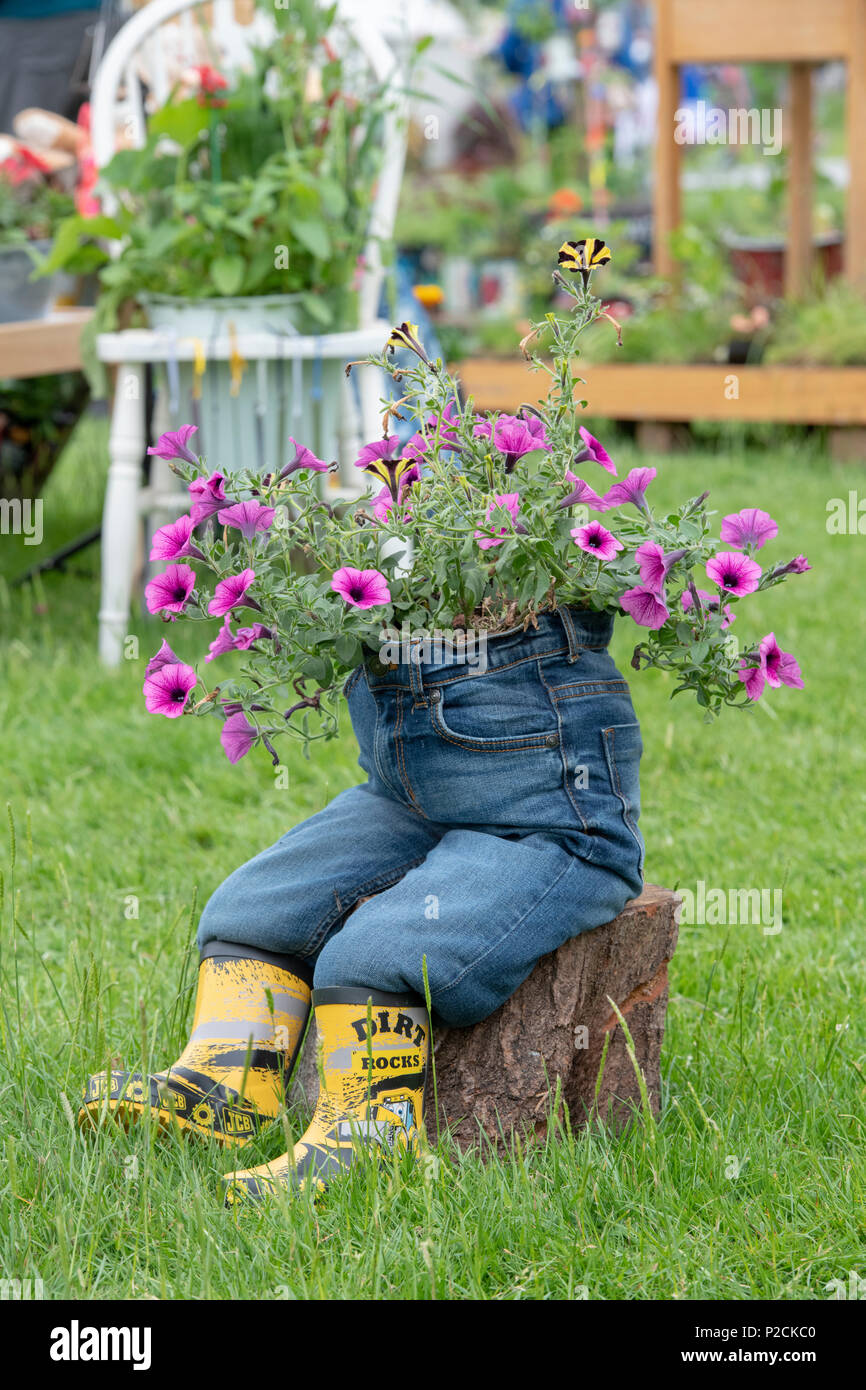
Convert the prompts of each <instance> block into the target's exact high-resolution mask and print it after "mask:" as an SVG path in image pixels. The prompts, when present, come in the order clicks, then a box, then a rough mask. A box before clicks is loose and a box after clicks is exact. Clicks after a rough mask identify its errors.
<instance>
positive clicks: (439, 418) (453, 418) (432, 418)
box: [424, 401, 460, 444]
mask: <svg viewBox="0 0 866 1390" xmlns="http://www.w3.org/2000/svg"><path fill="white" fill-rule="evenodd" d="M459 424H460V416H459V415H458V414H457V406H456V404H455V402H454V401H449V402H448V404H447V405H446V407H445V409H444V410H443V411H442V414H441V415H437V414H436V413H435V411H434V412H433V414H431V415H428V416H427V419H426V420H425V422H424V429H425V431H426V432H427V434H428V435H430V436H432V437H433V438H435V437H436V429H437V427H438V430H439V443H440V444H456V443H457V427H458V426H459ZM431 442H432V439H431Z"/></svg>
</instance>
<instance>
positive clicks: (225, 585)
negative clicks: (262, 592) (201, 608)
mask: <svg viewBox="0 0 866 1390" xmlns="http://www.w3.org/2000/svg"><path fill="white" fill-rule="evenodd" d="M255 577H256V576H255V571H254V570H241V572H240V574H230V575H229V577H228V578H227V579H221V580H220V582H219V583H218V584H217V586H216V588H215V589H214V595H213V598H212V599H211V601H210V603H209V604H208V606H207V611H208V613H210V615H211V617H212V618H221V617H222V616H223V614H224V613H228V612H230V611H231V609H232V608H237V607H239V606H240V607H244V608H258V606H259V605H258V604H257V603H256V601H255V599H248V598H246V597H245V595H246V592H247V589H248V588H249V587H250V585H251V584H252V583H253V581H254V579H255Z"/></svg>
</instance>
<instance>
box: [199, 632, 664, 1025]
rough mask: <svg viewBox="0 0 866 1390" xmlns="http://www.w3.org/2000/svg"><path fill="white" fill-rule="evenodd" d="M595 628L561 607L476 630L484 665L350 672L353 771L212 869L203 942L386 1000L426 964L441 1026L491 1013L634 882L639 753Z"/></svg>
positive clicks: (617, 906)
mask: <svg viewBox="0 0 866 1390" xmlns="http://www.w3.org/2000/svg"><path fill="white" fill-rule="evenodd" d="M612 626H613V620H612V619H611V618H610V617H608V616H606V615H604V614H598V613H589V612H581V611H580V610H577V609H561V610H560V611H559V612H558V613H556V614H546V615H544V616H542V617H541V618H540V619H539V623H538V629H537V631H535V630H533V629H532V628H530V630H529V631H528V632H526V633H524V631H523V629H522V628H519V629H517V630H514V631H511V632H508V633H503V634H502V635H500V636H498V637H494V638H490V639H489V641H488V643H487V649H486V669H485V663H483V662H479V661H478V660H477V657H478V653H476V654H475V662H474V664H473V665H470V664H469V662H467V661H463V663H462V664H460V663H455V662H454V661H453V660H452V661H451V663H450V664H449V663H448V653H447V652H446V653H444V654H443V653H441V652H440V653H439V655H440V656H441V657H442V659H441V660H440V661H439V662H438V664H437V661H436V659H435V657H436V655H437V654H436V653H435V652H431V653H428V654H429V655H431V657H432V658H433V659H431V660H427V661H425V660H420V661H417V662H416V661H413V660H411V659H410V660H406V661H402V662H400V663H399V664H398V665H396V666H395V667H393V668H389V667H386V666H383V665H382V664H381V663H380V662H379V661H378V660H377V659H371V660H370V661H368V662H366V663H365V664H364V665H363V666H360V667H358V668H357V670H356V671H354V672H353V673H352V675H351V676H350V677H349V680H348V681H347V683H346V694H347V697H348V702H349V710H350V713H351V718H352V725H353V727H354V730H355V734H356V737H357V740H358V746H359V748H360V764H361V767H362V768H363V770H364V772H365V773H366V775H367V780H366V782H364V783H362V784H361V785H360V786H357V787H353V788H351V790H349V791H345V792H342V793H341V794H340V795H339V796H337V797H336V798H335V799H334V800H333V801H332V802H331V804H330V805H329V806H327V807H326V808H325V809H324V810H323V811H320V812H319V813H318V815H315V816H312V817H311V818H310V819H309V820H306V821H304V822H302V823H301V824H300V825H297V826H295V828H294V829H293V830H290V831H289V832H288V834H286V835H283V837H282V838H281V839H280V840H278V841H277V843H276V844H274V845H271V847H270V848H269V849H266V850H265V851H264V852H263V853H262V854H259V855H257V857H256V858H255V859H252V860H250V862H249V863H248V864H244V865H243V866H242V867H241V868H239V869H237V870H236V871H235V872H234V873H233V874H232V875H231V876H230V877H229V878H228V879H226V881H225V883H223V884H222V886H221V887H220V888H218V889H217V891H216V893H215V894H214V895H213V897H212V898H211V899H210V901H209V902H208V904H207V906H206V907H205V910H204V913H203V915H202V918H201V925H200V927H199V943H200V945H202V946H203V945H204V944H205V943H206V942H208V941H211V940H224V941H233V942H238V943H240V944H247V945H254V946H258V947H261V948H265V949H267V950H270V951H277V952H282V953H288V954H293V955H299V956H303V957H305V958H306V959H307V960H309V961H310V962H311V963H312V964H314V966H315V977H314V981H315V986H316V987H317V988H322V987H324V986H327V985H346V986H352V987H355V986H357V987H359V988H366V987H369V988H371V989H377V990H385V991H387V992H393V993H396V992H400V991H403V990H407V989H409V990H414V991H415V992H417V993H419V994H420V993H423V990H424V984H423V968H422V960H423V958H425V957H426V961H427V971H428V978H429V983H430V992H431V998H432V1002H433V1008H434V1013H435V1015H436V1016H437V1017H438V1018H439V1019H441V1020H442V1021H443V1022H444V1023H446V1024H449V1025H466V1024H470V1023H475V1022H477V1021H478V1020H479V1019H482V1018H485V1017H486V1016H487V1015H488V1014H490V1013H492V1012H493V1010H494V1009H496V1008H497V1007H498V1006H499V1005H500V1004H502V1003H503V1002H504V1001H505V1000H506V999H507V998H508V997H509V995H511V994H512V993H513V992H514V990H515V989H516V988H517V986H518V985H519V984H520V983H521V981H522V980H524V979H525V978H526V976H527V975H528V974H529V973H530V971H531V970H532V968H533V966H534V965H535V963H536V961H538V960H539V959H540V957H541V956H544V955H546V954H547V953H548V952H549V951H553V950H555V949H556V948H557V947H558V946H561V945H562V943H563V942H565V941H567V940H568V939H569V938H570V937H573V936H576V935H577V934H578V933H579V932H582V931H586V930H588V929H589V928H591V927H597V926H599V925H600V924H601V923H603V922H607V921H610V919H611V918H613V917H615V916H616V915H617V914H618V913H619V912H620V911H621V910H622V908H623V907H624V905H625V903H626V902H627V901H628V900H629V899H630V898H632V897H634V896H636V895H637V894H638V893H639V892H640V890H641V883H642V870H643V841H642V839H641V835H640V831H639V830H638V825H637V822H638V816H639V804H640V793H639V782H638V767H639V762H640V755H641V747H642V746H641V737H640V729H639V726H638V723H637V720H636V718H635V713H634V709H633V707H632V702H631V697H630V695H629V690H628V686H627V684H626V682H625V681H624V680H623V678H622V676H621V675H620V673H619V671H618V670H617V669H616V667H615V665H614V663H613V661H612V659H611V657H610V654H609V653H608V650H607V645H608V642H609V640H610V636H611V631H612ZM404 655H406V654H405V653H404ZM408 655H409V656H410V657H411V656H413V655H419V656H420V655H423V652H422V651H418V652H410V653H408ZM361 898H368V899H369V900H368V901H367V902H364V903H361V905H360V906H359V907H357V908H356V904H357V903H358V901H359V899H361ZM353 908H356V910H355V911H353V910H352V909H353ZM350 913H351V916H350V915H349V914H350Z"/></svg>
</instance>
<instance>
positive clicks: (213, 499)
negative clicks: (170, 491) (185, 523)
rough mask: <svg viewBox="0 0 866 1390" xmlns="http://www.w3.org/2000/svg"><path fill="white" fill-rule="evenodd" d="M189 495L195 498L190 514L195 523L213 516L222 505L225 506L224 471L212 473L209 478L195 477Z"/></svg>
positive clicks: (196, 524)
mask: <svg viewBox="0 0 866 1390" xmlns="http://www.w3.org/2000/svg"><path fill="white" fill-rule="evenodd" d="M189 495H190V497H191V498H192V499H193V500H192V506H191V507H190V513H189V514H190V516H191V517H192V520H193V525H195V526H198V524H199V522H200V521H204V520H206V518H207V517H209V516H213V514H214V512H218V511H219V510H220V507H224V506H225V501H226V490H225V478H224V477H223V475H222V473H211V475H210V477H209V478H195V479H194V480H193V482H191V483H190V485H189Z"/></svg>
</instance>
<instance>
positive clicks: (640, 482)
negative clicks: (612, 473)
mask: <svg viewBox="0 0 866 1390" xmlns="http://www.w3.org/2000/svg"><path fill="white" fill-rule="evenodd" d="M655 476H656V470H655V469H654V468H633V469H632V470H631V472H630V473H629V474H628V477H626V478H623V479H622V481H621V482H619V483H614V485H613V487H611V488H608V490H607V492H606V493H605V495H604V500H605V504H606V506H607V507H608V509H610V508H611V507H621V506H623V505H624V504H625V503H626V502H632V503H633V504H634V505H635V506H636V507H638V508H639V509H640V510H641V511H642V512H645V511H646V510H647V504H646V496H645V494H646V490H647V488H648V487H649V485H650V483H651V482H652V480H653V478H654V477H655Z"/></svg>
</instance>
